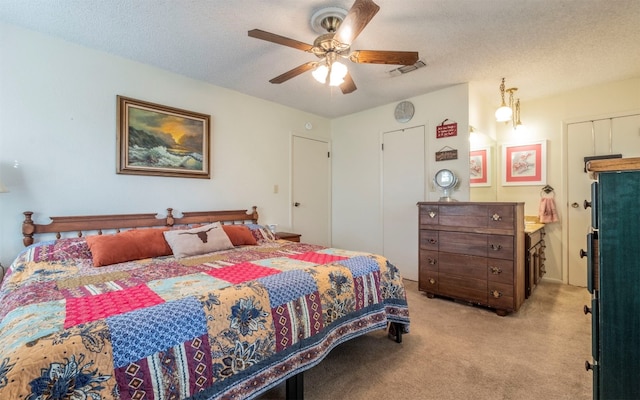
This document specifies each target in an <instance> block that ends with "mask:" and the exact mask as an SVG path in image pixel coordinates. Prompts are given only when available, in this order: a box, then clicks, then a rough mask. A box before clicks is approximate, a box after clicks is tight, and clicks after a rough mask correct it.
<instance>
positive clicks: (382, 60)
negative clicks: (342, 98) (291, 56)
mask: <svg viewBox="0 0 640 400" xmlns="http://www.w3.org/2000/svg"><path fill="white" fill-rule="evenodd" d="M327 10H329V11H327V12H324V13H323V12H322V11H323V10H320V11H319V12H317V13H315V14H314V18H315V17H316V16H320V18H321V20H320V21H319V25H320V26H321V27H322V28H323V29H325V30H326V31H327V33H325V34H322V35H320V36H318V37H317V38H316V40H315V41H314V42H313V45H310V44H307V43H304V42H300V41H298V40H295V39H290V38H287V37H284V36H280V35H276V34H275V33H270V32H265V31H263V30H260V29H253V30H250V31H249V32H248V34H249V36H250V37H253V38H256V39H262V40H266V41H268V42H273V43H276V44H280V45H283V46H288V47H293V48H294V49H298V50H302V51H306V52H308V53H313V54H315V55H316V56H317V57H318V58H320V61H309V62H307V63H304V64H302V65H299V66H297V67H295V68H293V69H292V70H289V71H287V72H285V73H283V74H282V75H279V76H276V77H275V78H273V79H271V80H270V81H269V82H271V83H282V82H286V81H288V80H289V79H291V78H295V77H296V76H298V75H300V74H302V73H304V72H307V71H309V70H313V75H314V77H315V78H316V79H317V80H318V81H320V82H322V83H328V84H329V85H331V86H340V89H341V90H342V93H344V94H348V93H351V92H353V91H354V90H356V89H357V88H356V85H355V83H354V82H353V79H352V78H351V75H350V74H349V71H348V70H347V67H346V66H345V65H344V64H342V63H341V62H340V61H339V60H340V59H342V58H346V59H349V60H351V61H352V62H354V63H364V64H396V65H412V64H415V63H416V62H417V61H418V52H416V51H384V50H354V51H351V43H352V42H353V41H354V40H355V39H356V37H357V36H358V35H359V34H360V32H362V30H363V29H364V28H365V27H366V26H367V24H368V23H369V22H370V21H371V19H373V17H374V16H375V15H376V13H377V12H378V11H379V10H380V7H379V6H378V5H377V4H376V3H374V2H373V1H372V0H356V1H355V3H353V6H351V9H350V10H349V11H348V12H347V13H346V15H345V14H341V13H339V12H335V10H339V9H336V8H332V9H327ZM332 11H333V12H332ZM314 18H312V24H313V23H314V22H313V19H314Z"/></svg>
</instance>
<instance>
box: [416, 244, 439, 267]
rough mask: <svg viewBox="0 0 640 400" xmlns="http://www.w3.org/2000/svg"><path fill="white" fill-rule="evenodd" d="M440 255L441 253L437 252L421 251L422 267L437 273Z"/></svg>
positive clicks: (420, 261)
mask: <svg viewBox="0 0 640 400" xmlns="http://www.w3.org/2000/svg"><path fill="white" fill-rule="evenodd" d="M439 254H440V253H438V252H437V251H431V250H422V249H420V260H419V263H420V266H422V267H424V268H426V269H428V270H431V271H437V270H438V266H439V261H438V258H439Z"/></svg>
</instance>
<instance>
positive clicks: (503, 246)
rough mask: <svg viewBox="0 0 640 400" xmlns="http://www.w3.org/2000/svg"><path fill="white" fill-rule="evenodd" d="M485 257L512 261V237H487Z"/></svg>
mask: <svg viewBox="0 0 640 400" xmlns="http://www.w3.org/2000/svg"><path fill="white" fill-rule="evenodd" d="M487 257H491V258H503V259H505V260H513V236H505V235H489V236H487Z"/></svg>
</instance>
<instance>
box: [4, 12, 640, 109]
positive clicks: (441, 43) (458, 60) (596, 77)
mask: <svg viewBox="0 0 640 400" xmlns="http://www.w3.org/2000/svg"><path fill="white" fill-rule="evenodd" d="M375 2H376V3H377V4H378V5H379V6H380V8H381V9H380V11H379V12H378V14H377V15H376V16H375V17H374V18H373V20H372V21H371V22H370V23H369V25H368V26H367V27H366V28H365V29H364V31H363V32H362V33H361V34H360V36H358V38H357V39H356V40H355V42H354V43H353V44H352V49H366V50H409V51H418V52H419V54H420V59H421V60H423V61H424V62H426V64H427V67H425V68H422V69H419V70H417V71H414V72H411V73H409V74H405V75H400V76H391V74H389V71H390V70H391V69H393V68H395V66H388V65H371V64H369V65H363V64H353V63H348V64H347V65H348V67H349V70H350V72H351V75H352V76H353V79H354V81H355V83H356V85H357V87H358V90H356V91H355V92H353V93H351V94H348V95H343V94H342V93H341V92H340V90H339V89H337V88H329V87H324V86H322V85H320V84H319V83H317V82H316V81H314V80H313V78H312V76H311V73H310V72H307V73H305V74H303V75H300V76H298V77H296V78H293V79H291V80H289V81H287V82H285V83H282V84H279V85H274V84H271V83H269V82H268V81H269V79H271V78H273V77H275V76H277V75H280V74H281V73H283V72H285V71H288V70H289V69H291V68H294V67H296V66H298V65H300V64H303V63H305V62H307V61H312V60H316V59H317V58H315V56H313V55H312V54H309V53H305V52H303V51H300V50H295V49H293V48H290V47H284V46H280V45H276V44H273V43H269V42H266V41H263V40H258V39H254V38H250V37H248V36H247V31H248V30H250V29H254V28H257V29H262V30H265V31H269V32H273V33H276V34H279V35H282V36H286V37H290V38H293V39H296V40H299V41H302V42H305V43H313V40H314V39H315V37H316V36H317V34H316V33H315V32H314V31H313V30H312V28H311V24H310V18H311V16H312V15H313V13H314V12H315V11H317V10H319V9H321V8H323V7H327V6H335V7H341V8H344V9H349V8H350V7H351V5H352V3H353V0H272V1H265V0H234V1H232V0H228V1H226V0H181V1H176V0H0V21H4V22H6V23H10V24H15V25H18V26H22V27H25V28H28V29H33V30H36V31H40V32H43V33H46V34H50V35H53V36H57V37H60V38H63V39H65V40H68V41H70V42H74V43H78V44H80V45H83V46H86V47H90V48H94V49H99V50H103V51H106V52H108V53H112V54H116V55H119V56H122V57H125V58H128V59H132V60H136V61H139V62H142V63H145V64H150V65H154V66H157V67H159V68H162V69H166V70H169V71H173V72H176V73H179V74H182V75H185V76H188V77H192V78H194V79H198V80H202V81H206V82H210V83H212V84H214V85H217V86H221V87H225V88H229V89H233V90H236V91H239V92H242V93H246V94H248V95H252V96H256V97H259V98H263V99H266V100H270V101H274V102H277V103H281V104H284V105H287V106H291V107H294V108H297V109H300V110H304V111H308V112H311V113H314V114H317V115H321V116H325V117H330V118H333V117H338V116H342V115H346V114H351V113H354V112H358V111H361V110H365V109H368V108H372V107H375V106H378V105H382V104H387V103H392V102H395V101H399V100H402V99H405V98H409V97H412V96H416V95H420V94H423V93H427V92H431V91H434V90H438V89H441V88H444V87H447V86H450V85H456V84H460V83H464V82H473V83H474V84H475V85H477V87H478V88H479V89H480V90H481V93H482V94H483V96H485V97H486V99H487V100H489V101H494V102H495V103H496V106H497V105H498V103H499V92H498V86H499V83H500V79H501V78H502V77H506V78H507V86H517V87H518V88H519V90H518V97H520V98H521V99H522V101H523V102H526V101H527V100H531V99H535V98H539V97H545V96H549V95H553V94H555V93H559V92H564V91H568V90H572V89H576V88H580V87H584V86H590V85H595V84H599V83H605V82H610V81H616V80H622V79H627V78H633V77H638V76H640V0H401V1H400V0H375Z"/></svg>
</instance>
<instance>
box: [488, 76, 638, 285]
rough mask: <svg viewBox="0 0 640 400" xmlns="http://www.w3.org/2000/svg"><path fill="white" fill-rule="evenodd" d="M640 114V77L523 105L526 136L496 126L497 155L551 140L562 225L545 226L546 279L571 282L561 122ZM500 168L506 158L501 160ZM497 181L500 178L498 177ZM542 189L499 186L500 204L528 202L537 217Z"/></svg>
mask: <svg viewBox="0 0 640 400" xmlns="http://www.w3.org/2000/svg"><path fill="white" fill-rule="evenodd" d="M632 110H635V111H636V112H637V111H638V110H640V78H635V79H629V80H625V81H619V82H611V83H608V84H604V85H598V86H593V87H587V88H582V89H579V90H575V91H572V92H567V93H563V94H560V95H557V96H552V97H549V98H544V99H539V100H535V101H530V102H526V103H522V122H523V123H524V124H526V125H527V127H528V132H527V133H526V134H525V135H520V134H516V133H515V132H514V131H513V130H512V129H511V128H510V127H509V126H506V127H505V126H504V125H503V124H499V125H498V151H500V146H501V145H502V144H503V143H524V142H527V141H536V140H542V139H544V140H547V183H548V184H549V185H551V186H552V187H553V188H554V189H555V201H556V206H557V208H558V212H559V214H560V221H559V222H556V223H551V224H548V225H547V226H546V228H545V231H546V233H547V236H546V238H545V242H546V244H547V248H546V250H545V255H546V258H547V259H546V262H545V265H546V270H547V274H546V277H545V278H546V279H551V280H557V281H564V282H566V281H567V266H565V265H563V264H564V263H566V256H563V253H564V252H565V251H566V249H565V248H563V240H566V239H565V237H566V236H565V234H564V233H563V232H565V230H566V227H567V225H566V224H567V220H566V218H565V214H566V211H567V207H568V204H567V203H568V200H567V198H566V197H565V189H566V187H567V174H566V171H565V170H564V165H563V160H564V157H565V156H566V149H565V148H564V146H566V143H564V142H563V141H564V138H563V123H565V122H568V121H575V120H579V119H581V118H584V119H585V120H588V119H589V118H594V117H596V116H609V115H612V114H616V113H619V112H625V111H632ZM498 160H499V161H500V163H498V164H499V165H498V166H499V167H501V166H502V160H500V157H498ZM498 179H501V178H500V176H498ZM541 188H542V187H541V186H501V185H498V187H497V189H498V191H497V199H498V201H524V202H525V214H527V215H537V214H538V205H539V202H540V189H541Z"/></svg>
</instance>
